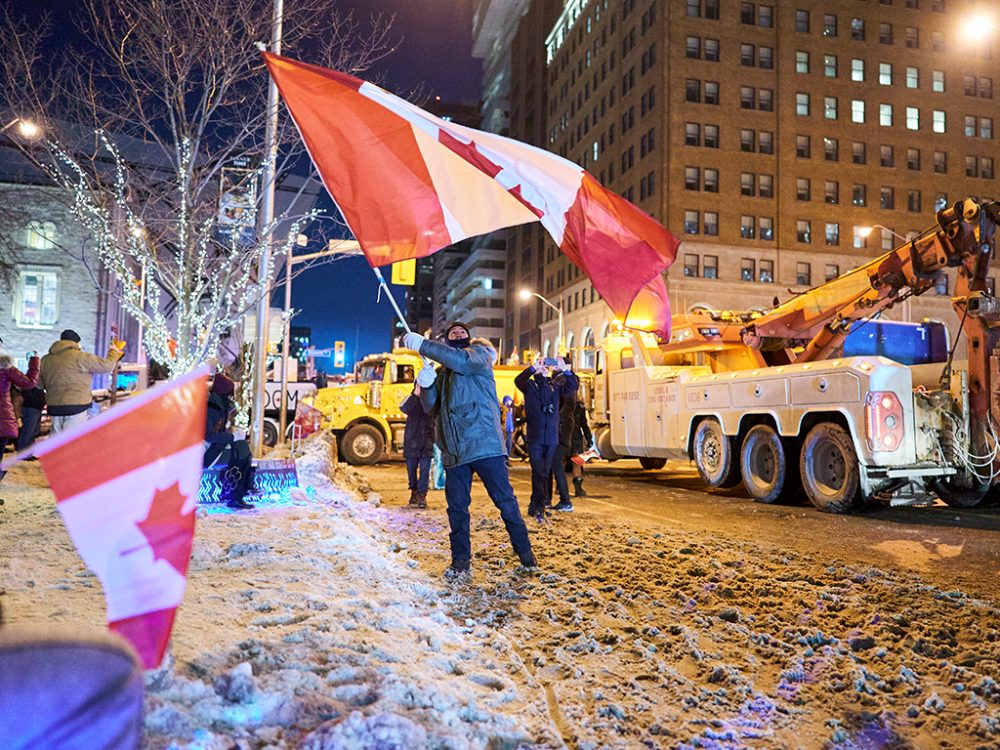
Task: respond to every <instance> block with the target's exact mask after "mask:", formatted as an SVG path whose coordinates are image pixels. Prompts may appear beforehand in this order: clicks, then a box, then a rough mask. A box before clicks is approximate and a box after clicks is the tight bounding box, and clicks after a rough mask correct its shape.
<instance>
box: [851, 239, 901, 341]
mask: <svg viewBox="0 0 1000 750" xmlns="http://www.w3.org/2000/svg"><path fill="white" fill-rule="evenodd" d="M875 229H881V230H883V231H886V232H888V233H889V234H891V235H892V236H893V237H895V238H896V239H898V240H901V241H902V242H909V241H910V239H909V238H908V237H904V236H903V235H901V234H900V233H899V232H895V231H893V230H892V229H889V227H887V226H885V225H884V224H872V225H871V226H870V227H861V228H860V229H859V230H858V234H860V235H861V236H862V237H863V238H867V237H868V235H870V234H871V233H872V232H873V231H874V230H875ZM911 296H912V292H911V294H908V295H907V296H906V297H905V298H904V299H903V317H904V318H905V319H906V322H907V323H909V322H910V297H911Z"/></svg>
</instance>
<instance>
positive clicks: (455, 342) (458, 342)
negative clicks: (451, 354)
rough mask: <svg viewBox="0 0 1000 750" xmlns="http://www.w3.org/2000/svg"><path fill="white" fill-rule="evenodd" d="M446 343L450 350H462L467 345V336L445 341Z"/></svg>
mask: <svg viewBox="0 0 1000 750" xmlns="http://www.w3.org/2000/svg"><path fill="white" fill-rule="evenodd" d="M447 341H448V346H450V347H451V348H452V349H464V348H465V347H467V346H468V345H469V337H468V336H465V337H463V338H460V339H447Z"/></svg>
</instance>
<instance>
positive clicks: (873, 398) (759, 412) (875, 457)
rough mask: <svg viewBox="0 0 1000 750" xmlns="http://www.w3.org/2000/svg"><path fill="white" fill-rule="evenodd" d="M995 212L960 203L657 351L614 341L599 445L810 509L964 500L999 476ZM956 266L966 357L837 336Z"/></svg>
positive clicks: (615, 454) (692, 326) (630, 337)
mask: <svg viewBox="0 0 1000 750" xmlns="http://www.w3.org/2000/svg"><path fill="white" fill-rule="evenodd" d="M998 222H1000V204H998V203H997V202H995V201H979V200H974V199H971V198H970V199H966V200H964V201H960V202H957V203H955V204H953V205H952V206H949V207H947V208H945V209H942V210H941V211H938V212H937V214H936V224H935V225H934V226H933V227H932V228H931V229H928V230H927V231H925V232H923V233H922V234H920V235H919V236H917V237H915V238H913V239H912V240H910V241H907V242H906V243H905V244H903V245H901V246H899V247H897V248H895V249H893V250H892V251H890V252H888V253H885V254H884V255H882V256H880V257H878V258H876V259H874V260H872V261H870V262H868V263H865V264H864V265H861V266H859V267H858V268H855V269H854V270H852V271H850V272H847V273H845V274H844V275H842V276H840V277H838V278H836V279H834V280H832V281H829V282H827V283H825V284H822V285H820V286H818V287H815V288H813V289H811V290H809V291H806V292H804V293H802V294H799V295H797V296H795V297H793V298H791V299H789V300H788V301H786V302H785V303H783V304H778V305H776V306H775V307H774V308H773V309H771V310H768V311H764V312H722V313H719V312H714V311H709V310H699V311H696V312H693V313H691V314H687V315H678V316H675V318H674V328H673V333H672V335H671V338H670V341H669V342H663V341H660V340H658V339H657V338H656V337H654V336H652V335H651V334H648V333H639V332H634V331H632V332H629V331H624V330H623V331H621V332H619V333H616V334H612V335H611V336H609V337H608V339H607V340H606V341H605V342H604V345H603V350H602V352H601V354H600V356H599V367H598V372H597V374H596V377H595V390H594V416H593V421H594V423H595V426H596V430H595V431H596V433H597V435H596V439H597V443H598V448H599V450H600V451H601V453H602V455H603V456H604V457H606V458H612V459H613V458H619V457H637V458H639V460H640V462H642V465H643V466H644V467H646V468H660V467H662V466H663V465H664V463H665V462H666V460H667V459H668V458H685V457H686V458H689V459H690V460H692V461H693V462H694V464H695V466H696V467H697V470H698V473H699V475H700V476H701V478H702V480H703V481H704V482H705V484H707V485H708V486H709V487H720V488H732V487H735V486H737V485H738V484H739V483H740V482H742V483H743V485H744V486H745V487H746V490H747V492H748V493H749V494H750V496H751V497H752V498H753V499H754V500H756V501H758V502H764V503H773V502H778V501H783V500H788V499H792V498H793V497H795V496H796V495H798V494H799V493H800V492H802V491H804V493H805V495H806V496H807V497H808V498H809V500H810V501H811V502H812V503H813V504H814V505H815V506H816V507H817V508H819V509H820V510H823V511H828V512H837V513H843V512H847V511H849V510H850V509H851V508H852V507H854V505H855V504H856V503H857V502H859V501H860V500H862V499H865V500H870V499H877V500H882V501H887V502H890V503H892V504H907V503H925V502H929V501H933V499H934V498H935V497H938V498H940V499H942V500H944V501H945V502H946V503H948V504H950V505H955V506H962V507H970V506H974V505H976V504H978V503H979V502H981V501H982V499H983V498H984V497H985V496H986V495H987V493H988V492H989V491H990V488H991V487H992V486H993V485H994V482H995V481H996V480H997V479H998V477H1000V444H998V439H997V429H996V425H997V423H998V421H1000V406H998V400H997V398H996V397H995V396H994V395H993V394H994V383H995V382H998V381H1000V351H998V349H997V344H998V338H1000V305H998V302H997V300H996V298H995V297H994V296H993V294H992V293H991V292H990V291H989V290H988V285H987V272H988V270H989V267H990V263H991V261H992V259H993V255H994V253H995V249H996V246H995V240H994V232H995V230H996V226H997V223H998ZM949 267H952V268H957V271H958V274H957V275H958V281H957V286H956V296H955V297H953V298H952V300H951V301H952V305H953V307H954V309H955V311H956V313H957V314H958V318H959V320H960V321H961V332H962V333H964V335H965V336H966V338H967V345H968V346H967V348H968V359H967V360H965V361H954V360H953V359H952V356H953V354H954V350H952V354H951V355H949V357H948V359H947V361H946V362H945V363H944V364H943V365H942V364H941V363H940V362H938V363H934V362H930V363H925V364H914V365H905V364H901V363H899V362H896V361H893V360H890V359H887V358H885V357H882V356H845V355H844V342H845V339H846V338H847V336H848V335H849V334H850V332H851V331H852V329H853V330H856V328H857V326H859V325H864V324H866V322H867V321H871V320H874V319H876V318H878V316H879V315H880V314H881V313H882V312H883V311H886V310H888V309H890V308H892V307H893V306H895V305H897V304H900V303H901V302H903V301H904V300H905V299H907V298H908V297H910V296H914V295H919V294H922V293H924V292H926V291H927V290H928V289H931V288H933V287H934V285H935V283H936V281H937V278H938V276H939V274H940V273H941V272H942V271H943V270H944V269H945V268H949Z"/></svg>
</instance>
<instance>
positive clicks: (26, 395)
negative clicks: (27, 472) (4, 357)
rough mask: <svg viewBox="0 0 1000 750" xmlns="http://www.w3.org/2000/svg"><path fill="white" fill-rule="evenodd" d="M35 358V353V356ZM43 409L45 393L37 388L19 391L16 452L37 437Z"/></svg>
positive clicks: (27, 445)
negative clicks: (19, 419) (19, 404)
mask: <svg viewBox="0 0 1000 750" xmlns="http://www.w3.org/2000/svg"><path fill="white" fill-rule="evenodd" d="M35 356H36V357H37V356H38V355H37V353H36V354H35ZM44 408H45V391H43V390H42V389H41V388H38V387H37V386H36V387H35V388H25V389H23V390H22V391H21V429H20V430H18V432H17V450H18V451H23V450H24V449H25V448H27V447H29V446H30V445H31V444H32V443H33V442H35V438H37V437H38V430H39V428H40V427H41V424H42V409H44Z"/></svg>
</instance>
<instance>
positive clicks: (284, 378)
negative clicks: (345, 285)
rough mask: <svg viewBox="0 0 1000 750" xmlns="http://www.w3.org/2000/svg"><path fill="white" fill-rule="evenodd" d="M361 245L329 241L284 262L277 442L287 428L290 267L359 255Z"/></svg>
mask: <svg viewBox="0 0 1000 750" xmlns="http://www.w3.org/2000/svg"><path fill="white" fill-rule="evenodd" d="M360 253H361V245H359V244H358V241H357V240H330V242H329V244H328V246H327V249H326V250H320V251H319V252H315V253H307V254H305V255H292V254H291V253H288V257H287V259H286V261H285V314H284V318H285V340H284V342H283V343H282V345H281V357H282V362H283V364H282V366H281V405H280V408H279V413H278V440H280V441H282V442H284V440H285V430H286V429H287V427H288V346H289V340H290V339H291V330H292V267H293V266H294V265H295V264H296V263H305V262H306V261H309V260H316V259H317V258H326V257H327V256H330V255H359V254H360Z"/></svg>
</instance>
